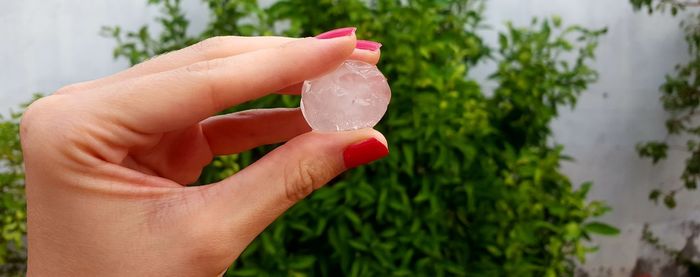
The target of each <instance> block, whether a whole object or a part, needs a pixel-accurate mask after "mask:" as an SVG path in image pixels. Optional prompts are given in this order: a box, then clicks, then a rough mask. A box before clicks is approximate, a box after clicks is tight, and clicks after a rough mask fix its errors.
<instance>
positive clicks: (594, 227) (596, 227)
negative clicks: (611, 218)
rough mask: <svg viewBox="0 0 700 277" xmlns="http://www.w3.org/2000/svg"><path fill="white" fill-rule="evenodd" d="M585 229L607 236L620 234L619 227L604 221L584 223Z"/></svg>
mask: <svg viewBox="0 0 700 277" xmlns="http://www.w3.org/2000/svg"><path fill="white" fill-rule="evenodd" d="M583 230H584V231H586V232H588V233H594V234H600V235H606V236H615V235H618V234H620V230H619V229H617V228H615V227H613V226H611V225H608V224H605V223H602V222H597V221H594V222H589V223H587V224H585V225H583Z"/></svg>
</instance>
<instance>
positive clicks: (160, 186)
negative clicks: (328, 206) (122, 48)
mask: <svg viewBox="0 0 700 277" xmlns="http://www.w3.org/2000/svg"><path fill="white" fill-rule="evenodd" d="M322 38H325V39H322ZM356 43H357V41H356V39H355V35H354V29H352V30H351V29H340V30H335V31H333V32H331V33H328V34H325V35H322V36H319V37H317V38H304V39H294V38H283V37H255V38H244V37H219V38H212V39H208V40H205V41H203V42H201V43H199V44H196V45H193V46H191V47H188V48H185V49H182V50H179V51H175V52H172V53H169V54H166V55H163V56H160V57H157V58H155V59H152V60H149V61H147V62H144V63H142V64H140V65H137V66H135V67H133V68H131V69H128V70H126V71H124V72H120V73H118V74H115V75H113V76H109V77H106V78H103V79H99V80H95V81H90V82H85V83H79V84H75V85H71V86H68V87H65V88H63V89H61V90H59V91H58V92H56V93H55V94H54V95H52V96H48V97H45V98H43V99H40V100H39V101H37V102H35V103H34V104H32V105H31V106H30V107H29V109H28V110H27V112H26V113H25V115H24V117H23V119H22V124H21V138H22V146H23V150H24V155H25V162H26V173H27V188H26V189H27V202H28V213H29V217H28V231H29V234H28V239H29V265H28V266H29V271H28V275H30V276H111V275H113V276H214V275H217V274H221V273H223V272H224V271H225V270H226V268H227V267H228V266H229V265H230V264H231V263H232V262H233V261H234V260H235V259H236V257H238V255H239V254H240V253H241V252H242V251H243V250H244V249H245V248H246V246H247V245H248V244H249V243H250V242H251V241H252V240H253V239H254V238H255V237H256V236H257V235H258V234H259V233H260V232H261V231H262V230H263V229H265V227H267V226H268V225H269V224H270V223H271V222H273V221H274V220H275V218H277V217H278V216H279V215H280V214H282V213H283V212H284V211H285V210H287V209H288V208H289V207H291V206H292V205H294V203H296V202H297V201H299V200H301V199H302V198H304V197H306V196H307V195H309V194H310V193H311V192H312V191H313V190H315V189H318V188H319V187H321V186H323V185H324V184H325V183H326V182H328V181H329V180H330V179H331V178H333V177H335V176H336V175H338V174H339V173H341V172H342V171H344V170H346V169H347V168H350V167H353V166H357V165H359V164H362V163H366V162H370V161H372V160H375V159H378V158H380V157H382V156H384V155H386V154H387V153H388V151H387V148H386V141H385V139H384V138H383V136H382V135H381V134H380V133H378V132H377V131H374V130H371V129H365V130H357V131H352V132H340V133H317V132H309V131H310V129H309V127H308V125H307V124H306V123H305V122H304V119H303V118H302V115H301V112H300V111H299V110H298V109H266V110H251V111H245V112H239V113H234V114H228V115H221V116H212V115H214V114H216V113H217V112H220V111H222V110H224V109H225V108H228V107H231V106H233V105H236V104H240V103H243V102H246V101H249V100H253V99H256V98H259V97H261V96H264V95H266V94H269V93H271V92H277V93H292V94H298V93H299V90H300V83H301V82H302V81H303V80H305V79H310V78H313V77H315V76H318V75H319V74H322V73H323V72H325V71H328V70H331V69H333V68H335V67H337V66H338V65H339V64H340V63H341V62H342V61H343V60H346V59H349V58H351V59H360V60H364V61H366V62H370V63H376V62H377V60H378V59H379V51H378V49H374V51H371V50H362V49H356V48H355V46H356ZM357 45H358V47H360V48H365V49H367V47H366V46H367V43H366V42H365V43H364V44H363V43H360V44H357ZM373 48H376V47H374V46H372V45H371V43H370V47H369V49H373ZM290 139H291V140H290ZM287 140H290V141H288V142H287V143H285V144H284V145H283V146H280V147H278V148H277V149H275V150H274V151H272V152H271V153H270V154H268V155H267V156H265V157H264V158H262V159H260V160H259V161H257V162H255V163H254V164H253V165H251V166H249V167H247V168H245V169H244V170H242V171H240V172H239V173H237V174H235V175H234V176H232V177H230V178H228V179H226V180H224V181H221V182H218V183H215V184H210V185H205V186H197V187H188V186H186V185H187V184H190V183H192V182H194V181H195V180H197V178H198V176H199V175H200V172H201V170H202V168H203V167H204V166H205V165H207V164H208V163H209V162H210V161H211V160H212V157H214V156H216V155H227V154H233V153H238V152H241V151H246V150H249V149H251V148H254V147H256V146H259V145H264V144H271V143H279V142H283V141H287Z"/></svg>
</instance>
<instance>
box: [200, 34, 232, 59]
mask: <svg viewBox="0 0 700 277" xmlns="http://www.w3.org/2000/svg"><path fill="white" fill-rule="evenodd" d="M229 39H230V37H225V36H216V37H210V38H207V39H205V40H202V41H200V42H198V43H196V44H195V45H194V50H195V52H197V53H198V54H199V55H202V57H203V58H205V59H211V58H213V57H215V56H216V53H218V52H221V51H222V50H223V49H225V48H226V45H227V42H228V41H229Z"/></svg>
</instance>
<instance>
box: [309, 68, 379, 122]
mask: <svg viewBox="0 0 700 277" xmlns="http://www.w3.org/2000/svg"><path fill="white" fill-rule="evenodd" d="M390 99H391V89H390V88H389V84H388V83H387V81H386V78H384V75H382V73H381V72H380V71H379V69H377V67H376V66H374V65H371V64H368V63H365V62H361V61H355V60H348V61H345V62H343V64H341V65H340V66H339V67H338V68H337V69H335V70H334V71H331V72H330V73H328V74H326V75H323V76H321V77H319V78H317V79H313V80H307V81H305V82H304V86H303V87H302V90H301V112H302V113H303V114H304V118H305V119H306V122H308V123H309V126H311V128H312V129H314V130H318V131H347V130H356V129H361V128H369V127H374V125H377V122H379V120H380V119H381V118H382V116H383V115H384V113H385V112H386V108H387V106H388V105H389V100H390Z"/></svg>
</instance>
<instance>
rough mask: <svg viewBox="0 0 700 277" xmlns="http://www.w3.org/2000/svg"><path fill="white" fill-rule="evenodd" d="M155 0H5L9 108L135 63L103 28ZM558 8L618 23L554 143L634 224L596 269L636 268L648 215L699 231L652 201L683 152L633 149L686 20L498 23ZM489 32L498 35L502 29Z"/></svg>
mask: <svg viewBox="0 0 700 277" xmlns="http://www.w3.org/2000/svg"><path fill="white" fill-rule="evenodd" d="M144 2H145V0H128V1H79V0H63V1H61V0H44V1H37V0H30V1H2V2H0V38H2V40H3V43H2V44H0V64H1V65H2V67H1V68H0V111H1V112H2V113H5V111H7V109H8V108H10V107H14V106H16V105H17V104H18V103H20V102H22V101H24V100H26V99H28V98H29V96H30V95H31V93H33V92H37V91H41V92H47V93H48V92H52V91H54V90H56V89H57V88H59V87H61V86H63V85H66V84H70V83H73V82H77V81H84V80H90V79H94V78H97V77H100V76H105V75H108V74H111V73H114V72H117V71H119V70H121V69H123V68H125V67H126V63H125V62H123V61H120V62H114V61H113V60H112V58H111V51H112V47H113V46H114V43H113V41H112V40H110V39H107V38H102V37H99V36H98V32H99V29H100V27H101V26H103V25H121V26H123V27H125V28H126V29H130V30H133V29H135V28H136V27H137V26H140V25H142V24H144V23H146V22H147V21H149V20H151V19H152V18H153V17H154V15H155V14H156V12H157V11H156V10H154V9H153V8H145V5H144ZM185 2H186V7H187V8H188V10H189V11H190V12H189V14H190V18H192V19H193V30H195V31H196V30H201V29H202V28H203V24H204V23H205V22H206V19H207V13H206V8H204V7H202V6H201V4H200V3H199V1H193V0H190V1H185ZM263 2H269V1H263ZM552 14H558V15H561V16H562V18H564V19H565V21H566V22H567V23H577V24H581V25H584V26H588V27H605V26H607V27H608V28H609V33H608V35H606V36H605V37H604V39H603V40H602V41H601V44H600V47H599V51H598V59H597V61H596V63H595V67H596V68H597V69H598V71H599V72H600V75H601V78H600V81H599V82H598V83H597V84H595V85H593V86H591V88H590V89H589V91H588V92H586V93H585V94H584V95H583V96H582V97H581V98H580V101H579V104H578V106H577V108H576V109H575V110H574V111H568V110H566V111H564V112H563V115H562V116H561V118H560V119H559V120H557V121H556V122H555V124H554V129H555V134H556V135H555V141H556V142H558V143H562V144H564V145H566V153H567V154H569V155H571V156H573V157H574V158H576V160H577V161H576V162H574V163H567V164H565V166H564V169H565V171H566V172H567V173H568V174H569V175H570V176H572V179H573V180H574V181H575V182H576V183H581V182H583V181H589V180H590V181H593V182H594V183H595V186H594V189H593V191H592V193H591V198H593V199H604V200H607V201H608V202H609V203H610V204H611V205H612V206H613V208H614V211H613V212H612V213H611V214H610V215H608V216H606V217H605V218H604V220H606V221H608V222H611V223H614V224H616V225H618V226H622V227H623V230H624V233H623V235H622V236H620V237H617V238H613V239H599V240H597V242H602V248H601V251H600V252H599V253H597V254H594V255H592V256H591V257H590V259H589V263H588V264H587V266H586V270H587V271H588V272H589V273H590V274H591V276H604V275H612V276H629V272H630V271H631V269H632V267H633V266H634V263H635V261H636V260H637V257H638V256H645V255H652V254H649V252H650V250H649V248H648V247H646V246H644V245H643V244H641V243H640V240H639V236H640V230H641V226H642V224H643V223H645V222H650V223H652V225H653V226H655V227H656V228H658V229H663V230H665V231H664V232H665V234H664V238H665V240H666V241H667V242H669V243H671V244H674V245H677V246H679V247H681V246H682V245H683V242H684V235H685V236H687V235H688V230H687V228H683V227H682V226H681V224H680V223H681V222H683V221H685V220H686V219H691V218H700V213H697V212H696V211H698V210H699V209H698V208H700V201H697V200H695V198H696V196H698V194H697V193H691V194H686V195H685V196H683V197H682V199H681V201H680V205H679V207H678V208H676V210H674V211H673V212H668V211H666V210H665V209H664V208H660V207H655V206H654V205H652V204H651V203H650V202H649V201H648V200H647V194H648V192H649V190H650V189H651V188H652V187H656V186H659V185H660V184H663V185H664V186H667V187H676V186H678V185H680V183H679V182H678V181H677V179H678V178H677V177H678V176H679V174H680V171H681V170H682V164H683V157H682V155H681V154H682V153H671V154H672V157H671V160H670V161H669V162H666V163H663V164H661V165H657V166H651V165H650V163H649V162H648V161H646V160H640V159H639V158H638V157H637V155H636V153H635V151H634V145H635V144H636V143H637V142H639V141H641V140H649V139H659V138H663V137H664V135H665V130H664V127H663V122H664V119H665V118H666V115H665V113H664V111H663V109H662V108H661V105H660V104H659V101H658V97H659V93H658V90H657V88H658V86H659V85H660V84H661V83H662V82H663V76H664V74H665V73H667V72H669V71H670V70H672V68H673V65H674V64H677V63H679V62H682V61H683V59H685V58H686V54H685V50H686V48H685V45H684V42H683V39H682V33H681V32H680V30H679V28H678V27H677V20H676V19H673V18H671V17H669V16H663V15H654V16H648V15H646V14H644V13H633V12H632V9H631V7H630V5H629V3H628V1H626V0H615V1H612V0H557V1H553V0H529V1H523V0H489V9H488V12H487V18H488V20H489V24H490V25H491V26H493V27H494V28H495V29H502V27H501V26H502V23H503V22H505V21H507V20H512V21H514V22H515V23H516V24H527V23H528V22H529V20H530V18H531V17H532V16H548V15H552ZM488 36H489V37H490V38H491V41H495V40H494V39H495V35H494V33H493V32H491V33H489V34H488ZM383 50H384V51H391V49H383ZM490 69H492V66H489V65H484V66H481V67H479V68H478V72H475V73H474V76H476V77H477V78H482V77H483V76H485V75H487V73H488V71H489V70H490ZM679 144H682V143H679ZM652 252H653V251H652Z"/></svg>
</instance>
